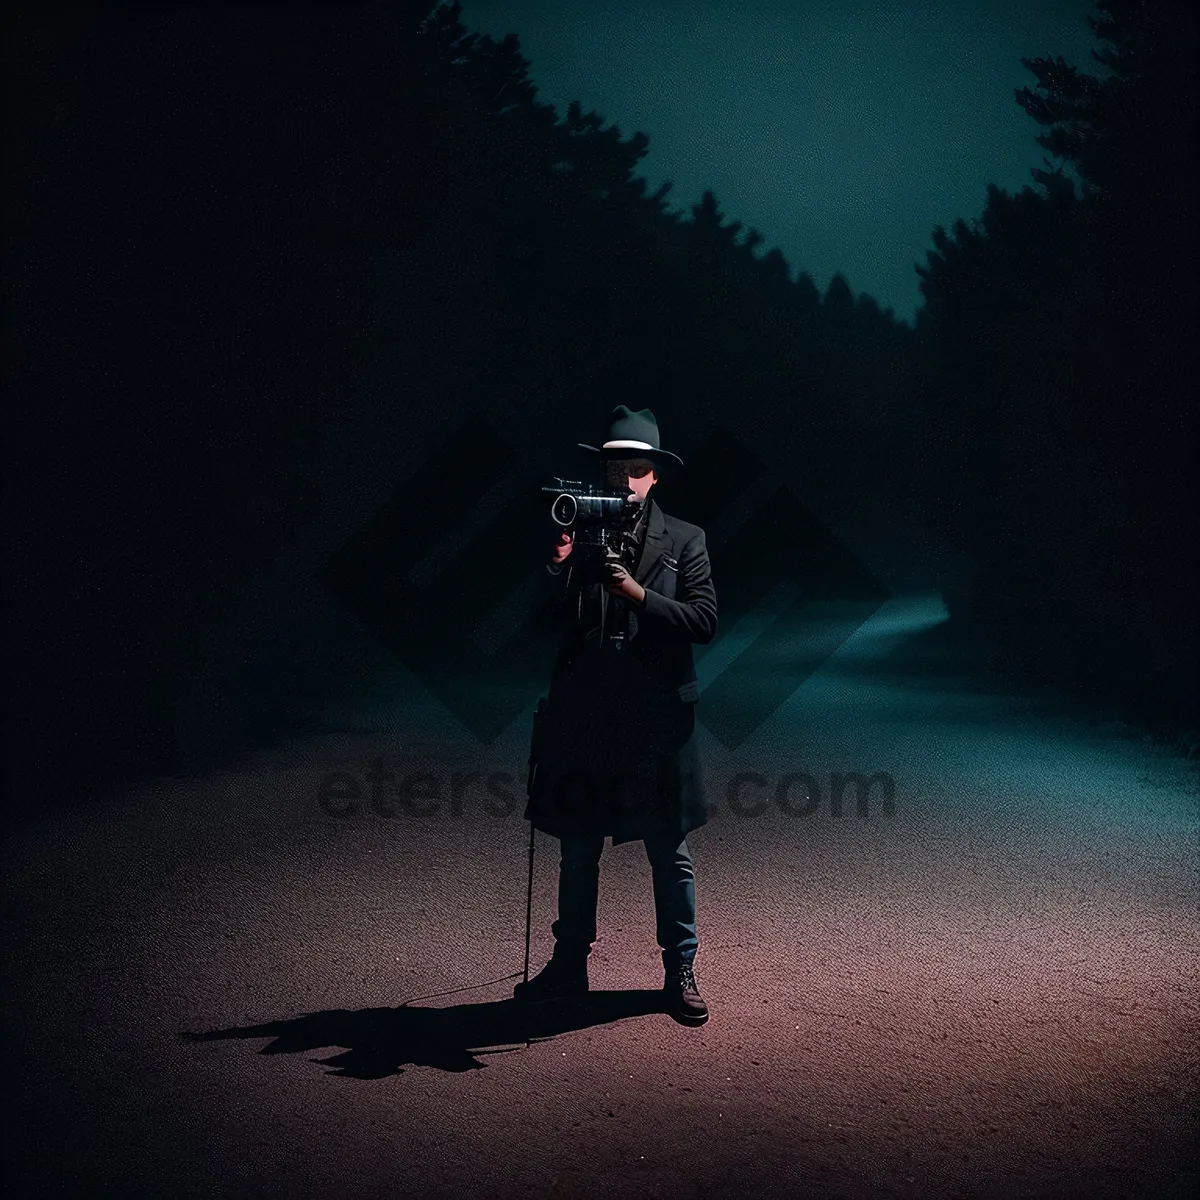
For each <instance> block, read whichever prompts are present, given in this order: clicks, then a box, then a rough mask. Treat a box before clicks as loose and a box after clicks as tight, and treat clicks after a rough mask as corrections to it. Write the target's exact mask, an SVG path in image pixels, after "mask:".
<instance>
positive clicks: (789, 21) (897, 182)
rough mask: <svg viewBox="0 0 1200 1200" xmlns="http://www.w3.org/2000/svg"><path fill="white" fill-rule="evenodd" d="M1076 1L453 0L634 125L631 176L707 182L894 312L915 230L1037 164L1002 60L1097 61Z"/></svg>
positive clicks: (555, 80)
mask: <svg viewBox="0 0 1200 1200" xmlns="http://www.w3.org/2000/svg"><path fill="white" fill-rule="evenodd" d="M1094 12H1095V9H1094V7H1093V5H1092V4H1091V3H1090V0H957V2H954V0H920V2H916V0H908V2H903V0H814V2H806V0H790V2H789V0H738V2H732V0H721V2H713V0H592V2H590V3H586V2H583V0H557V2H555V0H469V2H467V3H464V4H463V7H462V17H461V19H462V21H463V23H464V24H465V25H466V26H467V28H468V29H470V30H474V31H477V32H479V33H488V34H491V35H492V36H493V37H494V38H497V39H499V38H502V37H503V36H504V35H505V34H506V33H516V34H517V35H518V36H519V38H520V43H521V51H522V53H523V54H524V56H525V57H526V58H527V59H528V60H529V62H530V64H531V66H530V77H531V79H532V81H533V83H534V84H536V86H537V88H538V98H539V100H541V101H542V102H543V103H549V104H553V105H555V107H556V108H557V109H558V111H559V113H560V115H561V114H563V113H564V112H565V110H566V107H567V105H568V104H569V103H570V101H571V100H574V99H577V100H579V101H580V103H581V104H582V105H583V108H584V111H585V112H586V111H588V110H595V111H596V112H598V113H599V114H600V115H601V116H602V117H604V119H605V121H606V123H608V124H613V123H615V124H616V125H617V126H618V128H619V129H620V131H621V133H622V135H623V136H624V137H628V136H630V135H631V134H632V133H634V132H635V131H637V130H642V131H643V132H645V133H646V134H647V135H648V136H649V138H650V146H649V152H648V153H647V155H646V157H645V158H643V159H642V160H641V163H640V164H639V165H640V171H639V174H641V175H644V176H645V178H646V179H647V181H648V183H649V185H650V187H651V188H654V187H657V186H658V185H659V184H660V183H661V182H662V181H663V180H665V179H670V180H672V181H673V183H674V186H673V188H672V190H671V192H670V194H669V196H668V200H669V201H670V204H671V207H672V209H673V210H674V211H680V212H684V213H687V212H688V211H689V210H690V206H691V205H692V204H694V203H695V202H697V201H698V200H699V199H700V196H701V194H702V193H703V191H704V189H705V188H712V189H713V191H714V193H715V194H716V197H717V200H718V202H719V203H720V206H721V211H722V212H723V213H724V214H725V215H726V217H727V218H729V219H734V220H739V221H742V222H743V223H744V224H745V225H746V226H747V227H754V228H756V229H758V230H759V231H760V232H761V233H762V234H763V236H764V238H765V241H764V243H763V244H762V245H760V246H759V247H758V250H757V253H758V254H759V255H762V254H765V253H766V252H767V251H768V250H770V249H771V248H772V247H774V246H778V247H779V248H780V250H781V251H782V252H783V254H784V255H785V257H786V258H787V260H788V263H789V265H790V266H791V268H792V275H793V278H794V277H795V275H796V273H797V272H798V271H802V270H803V271H807V272H808V274H809V275H811V276H812V278H813V280H814V282H815V283H816V285H817V287H818V288H820V289H821V290H822V291H824V290H825V288H826V287H827V286H828V284H829V280H830V278H831V277H832V275H833V273H834V272H835V271H839V270H840V271H841V272H842V273H843V274H844V275H845V276H846V278H847V279H848V281H849V283H850V287H851V289H852V290H853V291H854V292H855V293H856V294H857V293H859V292H869V293H870V294H871V295H873V296H874V297H875V299H876V300H877V301H878V302H879V304H880V306H881V307H883V308H888V307H890V308H892V310H893V311H894V312H895V314H896V316H897V317H900V318H902V319H904V320H908V321H911V320H912V318H913V315H914V313H915V311H916V308H917V306H918V304H919V302H920V293H919V292H918V290H917V284H918V282H919V281H918V278H917V275H916V272H915V271H914V269H913V264H914V263H917V262H921V263H923V262H924V261H925V250H926V248H927V247H929V246H930V245H931V241H930V234H931V232H932V230H933V228H934V226H935V225H938V224H941V225H945V226H947V227H949V226H950V225H951V224H952V223H953V222H954V221H955V220H956V219H957V218H958V217H966V218H970V217H975V216H978V215H979V213H980V211H981V210H982V208H983V204H984V200H985V198H986V197H985V189H986V187H987V185H988V184H989V183H996V184H998V185H999V186H1000V187H1003V188H1005V189H1006V190H1008V191H1017V190H1019V189H1020V188H1021V187H1023V186H1024V185H1025V184H1027V183H1031V182H1032V181H1031V179H1030V176H1029V170H1030V168H1031V167H1035V166H1040V165H1042V159H1043V155H1044V151H1043V150H1042V149H1041V147H1040V146H1038V145H1037V143H1036V142H1035V141H1034V137H1035V136H1036V134H1037V133H1038V132H1039V127H1038V126H1037V125H1036V124H1035V122H1033V121H1032V120H1030V118H1029V117H1027V116H1026V115H1025V113H1024V112H1023V111H1022V109H1021V108H1020V107H1019V106H1018V105H1017V103H1016V101H1015V100H1014V98H1013V89H1014V88H1018V87H1023V86H1026V85H1032V84H1033V82H1034V80H1033V76H1032V75H1031V74H1030V73H1029V72H1028V71H1026V70H1025V68H1024V67H1022V66H1021V62H1020V60H1021V58H1022V56H1024V57H1027V58H1037V57H1042V56H1053V55H1056V54H1061V55H1062V56H1063V57H1064V58H1066V59H1067V60H1068V61H1069V62H1072V63H1075V64H1076V65H1077V66H1080V67H1082V68H1083V69H1085V70H1091V71H1100V72H1101V73H1103V69H1102V68H1099V67H1098V65H1097V64H1095V63H1094V62H1093V60H1092V58H1091V55H1090V51H1091V49H1092V48H1093V47H1095V46H1096V45H1097V43H1096V41H1095V39H1094V37H1093V35H1092V31H1091V28H1090V27H1089V26H1088V24H1087V20H1086V18H1087V17H1088V16H1089V15H1092V14H1094Z"/></svg>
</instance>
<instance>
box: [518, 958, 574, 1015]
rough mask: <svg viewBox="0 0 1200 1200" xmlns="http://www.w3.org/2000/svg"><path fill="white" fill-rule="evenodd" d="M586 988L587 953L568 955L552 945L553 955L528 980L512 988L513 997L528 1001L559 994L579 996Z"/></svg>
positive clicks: (546, 998) (547, 998)
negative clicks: (553, 948)
mask: <svg viewBox="0 0 1200 1200" xmlns="http://www.w3.org/2000/svg"><path fill="white" fill-rule="evenodd" d="M587 990H588V973H587V955H586V954H582V955H581V954H573V953H570V954H569V953H566V952H564V951H562V950H559V949H558V948H557V947H556V948H555V950H554V955H553V957H552V958H551V959H550V961H549V962H548V963H547V964H546V965H545V966H544V967H543V968H542V969H541V970H540V971H539V972H538V973H537V974H536V975H535V976H534V977H533V978H532V979H529V980H526V981H523V982H521V983H518V984H517V986H516V987H515V988H513V999H514V1000H520V1001H522V1002H523V1003H530V1004H532V1003H534V1002H536V1001H539V1000H554V999H557V998H558V997H560V996H580V995H582V994H583V993H585V992H586V991H587Z"/></svg>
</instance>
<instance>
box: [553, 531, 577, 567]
mask: <svg viewBox="0 0 1200 1200" xmlns="http://www.w3.org/2000/svg"><path fill="white" fill-rule="evenodd" d="M574 548H575V530H574V529H573V528H569V529H564V530H563V531H562V532H561V533H560V534H558V536H557V537H556V538H555V539H554V547H553V549H552V550H551V552H550V553H551V558H550V561H551V562H552V563H553V564H554V565H555V566H556V567H557V566H559V565H561V564H562V563H564V562H566V560H567V555H568V554H570V553H571V551H572V550H573V549H574Z"/></svg>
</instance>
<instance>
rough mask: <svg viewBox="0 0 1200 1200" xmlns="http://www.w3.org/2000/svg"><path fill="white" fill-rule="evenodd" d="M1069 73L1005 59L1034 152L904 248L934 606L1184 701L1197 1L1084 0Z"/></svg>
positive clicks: (1163, 719)
mask: <svg viewBox="0 0 1200 1200" xmlns="http://www.w3.org/2000/svg"><path fill="white" fill-rule="evenodd" d="M1096 8H1097V12H1098V15H1097V16H1095V17H1093V18H1091V19H1090V21H1091V25H1092V28H1093V30H1094V32H1095V34H1096V36H1097V39H1098V40H1099V41H1100V43H1101V46H1100V48H1099V49H1097V50H1094V51H1093V56H1094V58H1095V59H1096V61H1097V62H1098V63H1099V64H1100V65H1101V67H1102V68H1104V69H1103V70H1100V71H1098V72H1097V73H1096V74H1089V73H1086V72H1084V71H1082V70H1080V69H1078V68H1077V67H1075V66H1072V65H1069V64H1067V63H1065V62H1064V61H1063V60H1062V59H1061V58H1057V59H1053V60H1051V59H1046V58H1039V59H1033V60H1022V62H1023V64H1024V65H1025V66H1026V67H1027V68H1028V69H1029V70H1030V71H1031V72H1032V73H1033V75H1034V76H1035V78H1036V81H1037V82H1036V86H1034V87H1032V88H1031V87H1026V88H1021V89H1019V90H1018V91H1017V93H1016V99H1017V102H1018V103H1019V104H1020V105H1021V107H1022V108H1024V109H1025V111H1026V112H1027V113H1029V114H1030V116H1032V117H1034V118H1035V119H1036V120H1037V121H1038V122H1039V123H1040V124H1041V125H1042V126H1043V127H1044V132H1043V133H1042V134H1041V135H1040V136H1039V137H1038V141H1039V143H1040V144H1041V145H1042V146H1043V147H1044V148H1045V149H1046V150H1047V151H1048V152H1049V154H1050V156H1051V158H1050V159H1047V160H1046V165H1047V167H1049V168H1050V169H1049V170H1041V169H1036V170H1034V172H1033V175H1034V178H1035V181H1036V184H1037V187H1036V188H1035V187H1026V188H1024V189H1023V190H1022V191H1021V192H1020V193H1019V194H1018V195H1016V196H1011V195H1008V194H1006V193H1005V192H1003V191H1001V190H999V189H997V188H995V187H991V188H989V190H988V197H987V204H986V206H985V208H984V210H983V213H982V215H981V217H980V218H979V219H978V220H977V221H973V222H971V223H969V224H968V223H967V222H965V221H961V220H960V221H959V222H957V224H956V225H955V228H954V230H953V233H947V232H946V231H945V230H944V229H941V228H939V229H937V230H935V232H934V237H933V242H934V247H935V249H934V250H933V251H931V252H930V253H929V255H928V259H929V262H928V265H927V266H925V267H918V271H919V273H920V274H921V276H922V283H921V290H922V292H923V294H924V297H925V305H924V308H923V309H922V310H921V312H920V314H919V319H918V334H919V337H920V339H921V341H922V344H923V347H924V350H923V353H924V355H925V357H926V361H927V362H928V363H930V364H931V365H932V367H933V375H932V378H931V383H930V394H929V398H928V412H929V414H930V417H931V424H930V428H931V432H932V436H931V438H930V439H929V442H928V444H927V447H926V448H927V450H928V452H929V453H930V456H931V461H932V462H933V463H936V464H937V465H936V466H935V467H934V468H933V469H934V472H935V473H936V474H937V475H938V477H939V479H940V493H941V494H940V498H939V500H938V501H937V502H936V503H935V505H934V509H933V512H934V519H935V523H936V524H937V525H938V527H939V530H940V532H941V534H942V536H943V537H944V538H946V539H947V541H948V542H949V543H951V544H952V545H953V546H954V547H955V550H956V551H957V552H958V553H957V554H956V555H955V558H956V560H960V561H967V562H969V563H970V564H971V567H972V569H971V570H970V571H969V573H968V574H967V576H966V577H965V581H964V586H963V587H962V588H961V589H959V590H958V591H957V592H956V593H955V605H954V608H953V611H954V612H955V613H956V615H957V616H959V617H960V618H962V619H965V620H970V621H972V622H975V623H979V624H983V625H986V626H987V627H989V628H990V629H991V630H992V633H993V636H994V638H995V644H996V647H997V653H998V656H999V657H1000V658H1002V659H1003V660H1005V661H1008V662H1010V663H1011V664H1012V665H1014V666H1015V667H1016V668H1017V669H1018V670H1020V671H1022V672H1027V673H1030V674H1031V675H1032V676H1034V677H1037V678H1041V679H1047V680H1051V681H1053V682H1055V683H1058V684H1064V685H1067V686H1069V687H1071V688H1073V689H1076V690H1080V691H1082V692H1083V693H1085V694H1089V695H1097V696H1100V697H1103V698H1105V699H1107V700H1114V701H1117V702H1119V703H1120V705H1121V706H1122V707H1123V708H1125V709H1127V711H1128V712H1129V713H1130V714H1131V715H1140V716H1141V717H1142V718H1148V719H1149V720H1151V721H1152V722H1153V723H1156V724H1163V725H1165V726H1166V727H1170V726H1172V725H1175V726H1176V727H1178V725H1179V724H1180V723H1183V724H1185V725H1186V724H1187V723H1189V722H1190V723H1192V727H1193V728H1194V722H1195V719H1196V709H1197V691H1196V681H1197V676H1198V670H1197V668H1198V666H1200V660H1198V655H1197V635H1196V620H1195V615H1194V614H1195V611H1196V608H1197V547H1198V546H1200V539H1198V538H1197V528H1196V512H1197V508H1196V485H1195V478H1196V426H1195V388H1196V356H1195V355H1196V352H1195V346H1196V335H1197V319H1196V318H1197V312H1196V302H1197V284H1196V280H1197V260H1196V217H1197V213H1196V173H1195V162H1194V153H1195V145H1196V141H1195V138H1196V61H1197V60H1196V50H1197V45H1196V10H1195V7H1194V6H1193V5H1191V4H1185V3H1178V2H1167V0H1157V2H1154V3H1148V2H1146V0H1100V2H1099V3H1098V4H1097V6H1096Z"/></svg>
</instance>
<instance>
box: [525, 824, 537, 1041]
mask: <svg viewBox="0 0 1200 1200" xmlns="http://www.w3.org/2000/svg"><path fill="white" fill-rule="evenodd" d="M534 832H535V831H534V828H533V822H532V821H530V822H529V886H528V888H527V889H526V892H525V976H524V978H525V980H526V981H528V979H529V931H530V926H531V924H532V917H533V839H534ZM532 1044H533V1039H532V1038H531V1037H530V1036H529V1032H528V1029H527V1030H526V1035H525V1049H526V1050H528V1049H529V1047H530V1046H531V1045H532Z"/></svg>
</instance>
